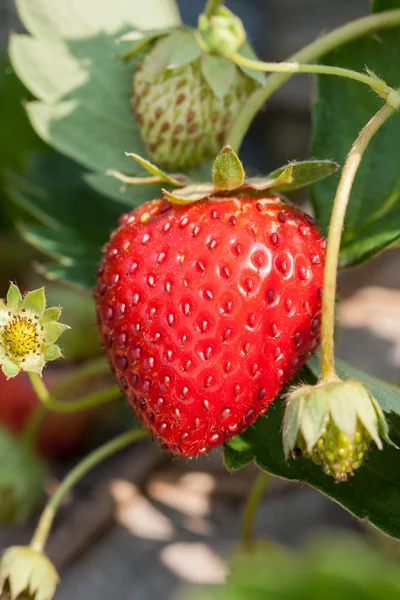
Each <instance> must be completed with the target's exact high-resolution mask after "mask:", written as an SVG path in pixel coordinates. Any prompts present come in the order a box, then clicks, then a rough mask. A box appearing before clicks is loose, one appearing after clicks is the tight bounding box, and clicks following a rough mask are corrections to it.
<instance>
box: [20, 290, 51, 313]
mask: <svg viewBox="0 0 400 600" xmlns="http://www.w3.org/2000/svg"><path fill="white" fill-rule="evenodd" d="M45 307H46V296H45V294H44V288H40V289H38V290H33V291H32V292H28V293H27V294H26V296H25V297H24V301H23V308H24V309H25V310H26V311H28V312H30V313H32V314H33V315H38V316H40V317H41V316H42V315H43V313H44V310H45Z"/></svg>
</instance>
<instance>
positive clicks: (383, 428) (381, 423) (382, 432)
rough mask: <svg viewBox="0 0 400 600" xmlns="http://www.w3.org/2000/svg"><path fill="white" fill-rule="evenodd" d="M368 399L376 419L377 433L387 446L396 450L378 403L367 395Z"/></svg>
mask: <svg viewBox="0 0 400 600" xmlns="http://www.w3.org/2000/svg"><path fill="white" fill-rule="evenodd" d="M369 397H370V401H371V402H372V404H373V406H374V408H375V411H376V414H377V417H378V433H379V436H380V437H381V438H382V439H383V440H384V441H385V442H386V443H387V444H389V446H393V447H394V448H397V449H398V446H396V444H395V443H394V442H392V440H391V439H390V435H389V425H388V422H387V421H386V419H385V415H384V413H383V410H382V408H381V406H380V404H379V402H377V400H375V398H374V397H373V396H372V394H370V395H369Z"/></svg>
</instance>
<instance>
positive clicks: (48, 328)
mask: <svg viewBox="0 0 400 600" xmlns="http://www.w3.org/2000/svg"><path fill="white" fill-rule="evenodd" d="M60 315H61V308H58V307H51V308H47V309H46V297H45V293H44V288H40V289H38V290H34V291H32V292H28V293H27V294H26V295H25V296H24V297H22V295H21V292H20V290H19V288H18V287H17V286H16V285H14V284H13V283H12V284H11V285H10V288H9V290H8V293H7V299H6V301H4V300H0V367H1V369H2V371H3V373H4V374H5V376H6V377H8V378H10V377H15V376H16V375H18V373H19V372H20V371H27V372H30V373H38V374H39V375H41V374H42V370H43V367H44V365H45V364H46V362H47V361H50V360H56V359H57V358H60V357H61V356H62V352H61V350H60V348H59V347H58V346H57V345H56V344H55V342H56V341H57V339H58V338H59V337H60V335H61V334H62V333H63V332H64V331H65V330H66V329H69V327H68V325H63V324H62V323H58V319H59V318H60Z"/></svg>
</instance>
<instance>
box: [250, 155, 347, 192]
mask: <svg viewBox="0 0 400 600" xmlns="http://www.w3.org/2000/svg"><path fill="white" fill-rule="evenodd" d="M338 168H339V165H338V164H337V163H335V162H333V161H330V160H305V161H301V162H296V161H293V162H291V163H289V164H288V165H286V166H284V167H281V168H279V169H276V170H275V171H272V173H270V174H269V175H267V177H265V178H257V179H249V180H247V182H246V183H248V184H249V185H250V187H252V188H253V189H256V190H266V189H274V190H276V191H277V192H287V191H291V190H297V189H300V188H303V187H306V186H308V185H311V184H313V183H315V182H316V181H320V180H321V179H324V178H325V177H329V175H332V174H333V173H335V172H336V171H337V170H338ZM264 184H265V185H264Z"/></svg>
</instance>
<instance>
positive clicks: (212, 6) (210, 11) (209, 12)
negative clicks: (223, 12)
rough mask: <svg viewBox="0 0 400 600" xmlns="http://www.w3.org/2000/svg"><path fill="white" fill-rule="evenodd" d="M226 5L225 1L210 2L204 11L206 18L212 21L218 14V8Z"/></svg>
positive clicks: (212, 0) (213, 0)
mask: <svg viewBox="0 0 400 600" xmlns="http://www.w3.org/2000/svg"><path fill="white" fill-rule="evenodd" d="M223 3H224V0H208V1H207V4H206V7H205V9H204V14H205V16H206V17H207V18H208V19H210V18H211V17H212V16H213V15H215V13H216V12H217V10H218V8H219V7H220V6H221V4H223Z"/></svg>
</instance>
